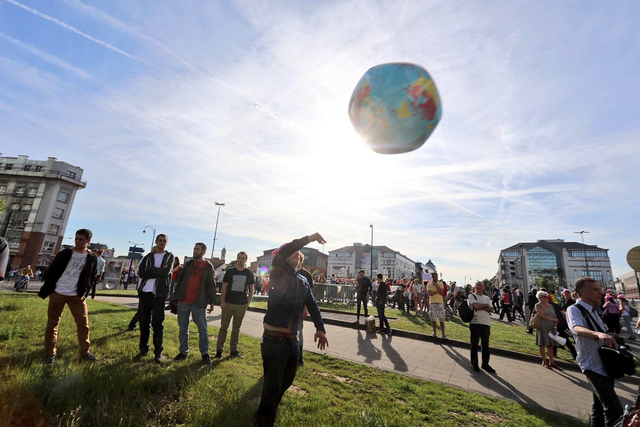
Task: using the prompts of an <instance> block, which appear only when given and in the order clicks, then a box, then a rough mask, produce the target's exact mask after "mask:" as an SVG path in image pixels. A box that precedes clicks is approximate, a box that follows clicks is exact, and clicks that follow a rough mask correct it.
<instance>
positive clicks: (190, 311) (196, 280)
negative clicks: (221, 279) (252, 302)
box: [171, 242, 216, 366]
mask: <svg viewBox="0 0 640 427" xmlns="http://www.w3.org/2000/svg"><path fill="white" fill-rule="evenodd" d="M206 252H207V245H205V244H204V243H201V242H199V243H196V244H195V246H194V247H193V259H191V260H189V261H187V262H186V263H185V264H184V266H183V267H182V270H180V274H178V278H177V281H176V288H175V291H174V293H173V297H172V300H171V303H172V304H176V305H177V313H178V326H179V327H180V335H179V337H180V353H178V355H177V356H176V357H174V358H173V361H174V362H179V361H181V360H184V359H186V358H187V356H188V355H189V316H191V318H192V319H193V322H194V323H195V324H196V325H197V326H198V336H199V338H200V339H199V341H198V344H199V345H198V346H199V349H200V355H201V356H202V363H204V364H205V365H207V366H208V365H211V358H210V356H209V334H208V333H207V314H211V312H212V311H213V305H214V303H215V298H216V287H215V284H214V283H213V266H212V265H211V263H210V262H209V261H207V260H206V259H204V254H205V253H206ZM207 304H208V305H209V309H208V310H207Z"/></svg>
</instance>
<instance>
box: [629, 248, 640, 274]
mask: <svg viewBox="0 0 640 427" xmlns="http://www.w3.org/2000/svg"><path fill="white" fill-rule="evenodd" d="M627 264H629V267H631V268H633V269H634V270H635V271H640V246H636V247H635V248H633V249H631V250H630V251H629V253H627Z"/></svg>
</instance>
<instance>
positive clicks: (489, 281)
mask: <svg viewBox="0 0 640 427" xmlns="http://www.w3.org/2000/svg"><path fill="white" fill-rule="evenodd" d="M482 283H484V287H485V288H487V289H489V288H490V287H491V280H489V279H482Z"/></svg>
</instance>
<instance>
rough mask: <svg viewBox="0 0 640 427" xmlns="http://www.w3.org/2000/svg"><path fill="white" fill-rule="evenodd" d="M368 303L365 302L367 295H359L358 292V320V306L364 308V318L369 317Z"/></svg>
mask: <svg viewBox="0 0 640 427" xmlns="http://www.w3.org/2000/svg"><path fill="white" fill-rule="evenodd" d="M368 303H369V301H368V300H367V294H361V293H360V292H358V306H357V307H358V309H357V310H358V311H357V313H358V319H360V304H362V305H363V306H364V316H365V317H367V316H369V309H368V308H367V304H368Z"/></svg>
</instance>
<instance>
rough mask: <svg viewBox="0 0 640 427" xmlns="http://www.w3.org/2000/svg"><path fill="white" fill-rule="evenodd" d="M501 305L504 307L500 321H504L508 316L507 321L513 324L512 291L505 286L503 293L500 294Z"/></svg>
mask: <svg viewBox="0 0 640 427" xmlns="http://www.w3.org/2000/svg"><path fill="white" fill-rule="evenodd" d="M500 303H501V305H502V310H501V311H500V320H502V319H504V315H505V314H506V315H507V321H508V322H509V323H511V321H512V319H511V291H510V289H509V286H505V287H504V288H502V293H501V294H500Z"/></svg>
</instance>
